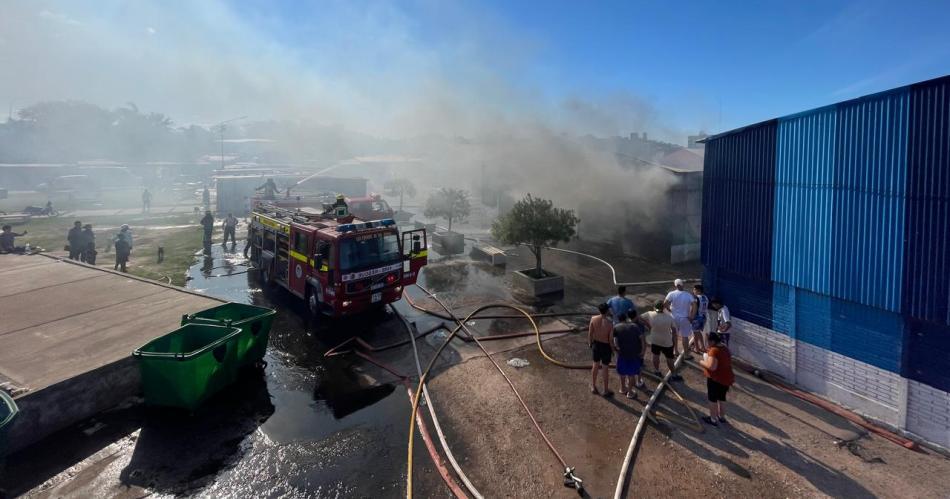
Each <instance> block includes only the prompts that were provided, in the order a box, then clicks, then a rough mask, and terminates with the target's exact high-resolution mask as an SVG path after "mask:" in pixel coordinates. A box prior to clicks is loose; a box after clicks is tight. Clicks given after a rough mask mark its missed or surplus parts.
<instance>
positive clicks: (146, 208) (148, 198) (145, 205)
mask: <svg viewBox="0 0 950 499" xmlns="http://www.w3.org/2000/svg"><path fill="white" fill-rule="evenodd" d="M151 210H152V193H151V192H148V189H145V190H144V191H142V213H148V212H150V211H151Z"/></svg>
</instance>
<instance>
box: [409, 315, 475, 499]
mask: <svg viewBox="0 0 950 499" xmlns="http://www.w3.org/2000/svg"><path fill="white" fill-rule="evenodd" d="M391 308H392V310H393V312H394V313H395V314H396V316H397V317H399V320H400V321H402V324H403V326H405V327H406V331H407V332H408V333H409V339H410V341H411V342H412V355H413V357H414V358H415V361H416V372H417V373H418V374H419V378H420V379H421V378H422V364H421V363H420V362H419V349H418V348H417V347H416V337H415V334H414V333H413V327H412V324H410V323H409V321H407V320H406V318H405V317H403V316H402V314H400V313H399V311H398V310H396V307H391ZM422 396H423V397H425V400H426V407H427V408H428V409H429V417H431V418H432V426H433V427H435V432H436V434H437V435H438V436H439V442H440V443H441V444H442V450H443V451H444V452H445V457H446V458H448V460H449V463H450V464H451V465H452V468H453V469H454V470H455V473H456V474H457V475H458V477H459V479H460V480H461V481H462V483H463V484H464V485H465V488H466V489H468V491H469V493H471V494H472V495H473V496H475V498H476V499H482V494H481V493H479V492H478V489H476V488H475V486H474V485H472V482H471V480H469V479H468V476H466V475H465V472H464V471H462V467H461V466H459V463H458V461H456V459H455V455H454V454H452V449H451V448H450V447H449V444H448V442H447V441H446V440H445V433H444V432H443V431H442V425H440V424H439V418H438V416H436V414H435V406H433V405H432V399H431V398H430V397H429V388H428V387H427V386H425V385H422Z"/></svg>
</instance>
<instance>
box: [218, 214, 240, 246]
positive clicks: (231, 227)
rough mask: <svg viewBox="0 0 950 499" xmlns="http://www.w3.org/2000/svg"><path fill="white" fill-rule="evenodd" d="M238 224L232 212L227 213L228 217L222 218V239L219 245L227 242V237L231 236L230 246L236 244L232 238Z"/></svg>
mask: <svg viewBox="0 0 950 499" xmlns="http://www.w3.org/2000/svg"><path fill="white" fill-rule="evenodd" d="M237 226H238V219H237V218H236V217H235V216H234V214H233V213H228V217H227V218H225V219H224V222H222V223H221V228H223V229H224V241H223V242H222V243H221V246H225V245H227V244H228V237H230V238H231V246H234V245H235V244H237V241H235V239H234V232H235V230H236V229H237Z"/></svg>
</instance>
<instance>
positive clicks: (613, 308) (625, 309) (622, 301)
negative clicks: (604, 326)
mask: <svg viewBox="0 0 950 499" xmlns="http://www.w3.org/2000/svg"><path fill="white" fill-rule="evenodd" d="M607 306H608V307H610V315H611V317H612V318H613V322H614V325H616V324H617V323H619V322H620V319H619V317H620V316H621V315H626V314H627V313H629V312H630V311H631V310H633V309H634V307H633V302H632V301H630V299H629V298H627V287H626V286H617V296H614V297H613V298H611V299H609V300H607Z"/></svg>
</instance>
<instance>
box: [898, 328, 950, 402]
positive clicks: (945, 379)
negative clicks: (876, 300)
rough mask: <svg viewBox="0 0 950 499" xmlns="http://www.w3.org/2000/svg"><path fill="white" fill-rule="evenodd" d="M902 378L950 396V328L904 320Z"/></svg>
mask: <svg viewBox="0 0 950 499" xmlns="http://www.w3.org/2000/svg"><path fill="white" fill-rule="evenodd" d="M906 327H907V334H906V338H907V344H906V346H905V348H906V350H907V352H906V354H905V356H904V364H903V369H901V375H902V376H904V377H905V378H910V379H913V380H916V381H920V382H921V383H926V384H928V385H930V386H932V387H934V388H938V389H940V390H943V391H945V392H950V368H948V366H950V326H946V325H943V324H936V323H933V322H927V321H921V320H916V319H908V320H907V326H906Z"/></svg>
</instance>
